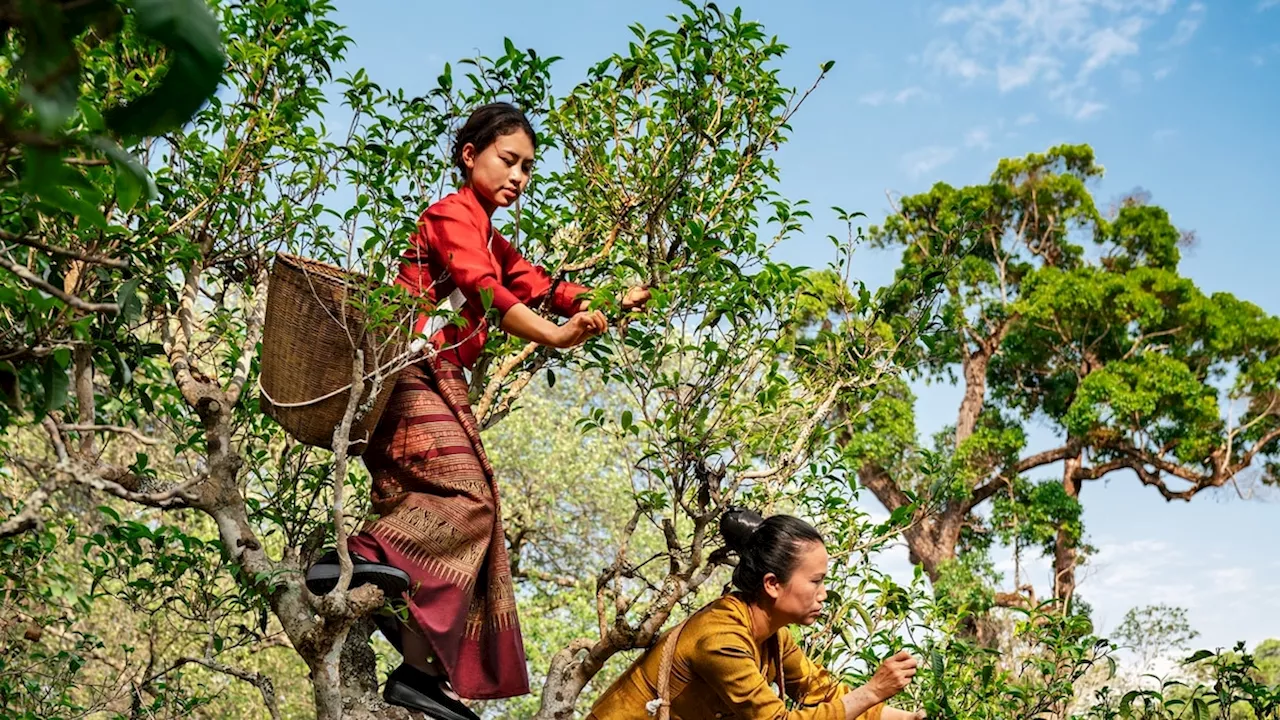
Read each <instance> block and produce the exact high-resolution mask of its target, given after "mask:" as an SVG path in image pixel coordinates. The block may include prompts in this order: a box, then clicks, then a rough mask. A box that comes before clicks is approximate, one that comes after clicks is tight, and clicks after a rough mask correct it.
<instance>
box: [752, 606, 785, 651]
mask: <svg viewBox="0 0 1280 720" xmlns="http://www.w3.org/2000/svg"><path fill="white" fill-rule="evenodd" d="M747 616H748V617H750V618H751V637H752V639H754V640H755V641H756V644H757V645H760V644H762V643H764V641H765V640H768V639H769V638H771V637H773V636H774V635H777V634H778V631H779V630H781V629H782V628H784V627H786V624H787V623H786V622H784V621H782V620H779V619H777V618H775V617H774V616H773V614H772V613H770V612H769V611H768V610H766V609H764V608H762V607H760V606H759V605H757V604H756V603H754V602H749V603H747Z"/></svg>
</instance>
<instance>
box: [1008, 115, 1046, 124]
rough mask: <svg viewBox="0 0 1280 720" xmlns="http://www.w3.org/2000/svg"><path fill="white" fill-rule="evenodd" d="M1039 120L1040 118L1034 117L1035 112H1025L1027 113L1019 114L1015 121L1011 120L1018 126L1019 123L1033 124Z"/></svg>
mask: <svg viewBox="0 0 1280 720" xmlns="http://www.w3.org/2000/svg"><path fill="white" fill-rule="evenodd" d="M1039 120H1040V118H1038V117H1036V114H1035V113H1027V114H1025V115H1019V116H1018V119H1017V120H1015V121H1014V122H1013V124H1014V125H1020V126H1021V125H1034V124H1036V122H1037V121H1039Z"/></svg>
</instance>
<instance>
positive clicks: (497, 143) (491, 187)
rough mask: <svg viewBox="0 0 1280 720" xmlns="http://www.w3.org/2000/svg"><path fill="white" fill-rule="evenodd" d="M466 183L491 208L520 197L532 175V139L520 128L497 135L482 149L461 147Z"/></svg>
mask: <svg viewBox="0 0 1280 720" xmlns="http://www.w3.org/2000/svg"><path fill="white" fill-rule="evenodd" d="M462 163H463V165H465V166H466V168H467V184H468V185H470V186H471V189H473V190H475V191H476V194H478V195H479V196H480V199H481V200H482V201H483V202H485V203H487V204H488V205H489V206H490V209H491V210H492V209H493V208H500V207H507V206H509V205H510V204H511V203H513V202H515V201H516V198H518V197H520V193H522V192H524V189H525V187H526V186H527V185H528V184H529V177H530V175H532V174H533V140H532V139H531V138H530V137H529V135H528V134H527V133H525V132H524V131H523V130H516V131H515V132H510V133H507V134H506V135H499V136H498V137H497V139H495V140H494V141H493V142H492V143H490V144H489V146H488V147H486V148H485V149H484V150H481V151H480V152H476V147H475V145H472V144H471V143H467V144H466V145H463V146H462Z"/></svg>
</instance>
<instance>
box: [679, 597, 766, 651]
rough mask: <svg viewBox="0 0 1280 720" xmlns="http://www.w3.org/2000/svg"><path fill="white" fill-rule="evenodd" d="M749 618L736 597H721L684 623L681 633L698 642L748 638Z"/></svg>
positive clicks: (743, 606)
mask: <svg viewBox="0 0 1280 720" xmlns="http://www.w3.org/2000/svg"><path fill="white" fill-rule="evenodd" d="M750 623H751V621H750V618H749V616H748V615H747V605H746V603H745V602H743V601H742V599H741V598H739V597H737V596H736V595H733V594H729V595H722V596H720V597H719V598H716V599H715V600H713V601H711V603H709V604H708V605H707V606H706V607H704V608H703V609H702V610H700V611H699V612H697V613H696V614H694V615H693V616H692V617H690V618H689V620H688V621H687V622H686V623H685V629H684V631H683V633H687V634H688V635H689V636H690V638H691V639H696V640H697V641H698V642H702V641H703V640H710V641H713V642H714V641H716V638H717V637H718V636H719V637H720V638H725V637H727V636H738V635H741V636H743V637H747V638H749V637H750V626H751V625H750Z"/></svg>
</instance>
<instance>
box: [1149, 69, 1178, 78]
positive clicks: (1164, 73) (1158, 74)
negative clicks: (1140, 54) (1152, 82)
mask: <svg viewBox="0 0 1280 720" xmlns="http://www.w3.org/2000/svg"><path fill="white" fill-rule="evenodd" d="M1171 72H1173V68H1171V67H1167V66H1166V67H1162V68H1157V69H1156V71H1155V72H1153V73H1151V77H1153V78H1155V79H1156V80H1163V79H1165V78H1167V77H1169V73H1171Z"/></svg>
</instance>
